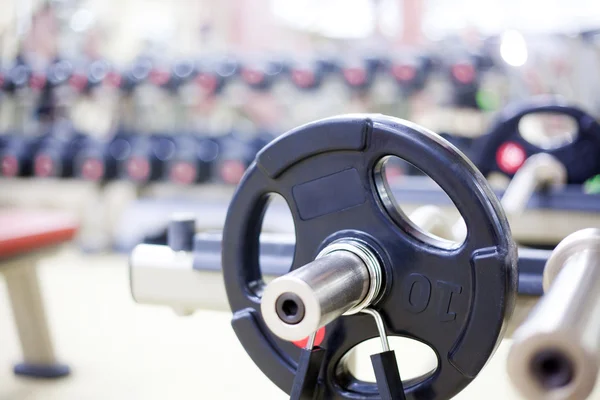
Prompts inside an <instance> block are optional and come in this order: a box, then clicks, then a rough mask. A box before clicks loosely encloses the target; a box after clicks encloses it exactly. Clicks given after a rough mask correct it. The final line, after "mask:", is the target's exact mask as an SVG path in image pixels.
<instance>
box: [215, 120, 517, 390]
mask: <svg viewBox="0 0 600 400" xmlns="http://www.w3.org/2000/svg"><path fill="white" fill-rule="evenodd" d="M388 155H396V156H398V157H401V158H403V159H405V160H407V161H409V162H411V163H412V164H414V165H415V166H417V167H419V168H420V169H422V170H423V171H424V172H425V173H427V174H428V175H429V176H430V177H431V178H433V179H434V180H435V181H436V182H437V183H438V184H439V185H440V186H441V187H442V188H443V189H444V190H445V191H446V192H447V193H448V195H449V196H450V198H451V199H452V200H453V201H454V203H455V204H456V206H457V208H458V210H459V211H460V212H461V214H462V215H463V217H464V218H465V221H466V224H467V227H468V234H467V238H466V239H465V241H464V242H463V243H462V244H461V245H460V246H456V247H454V248H441V247H437V246H435V245H434V243H432V242H429V241H427V240H421V239H419V238H417V234H416V232H415V231H414V228H412V225H411V224H409V223H407V222H406V221H404V222H403V221H402V220H400V221H399V222H400V223H398V222H397V220H396V219H394V218H392V216H391V215H390V213H388V211H387V210H386V208H385V207H384V203H383V201H382V199H381V198H380V197H379V195H378V194H377V190H376V189H375V187H376V179H375V175H376V174H375V172H374V171H375V169H376V166H377V164H378V162H380V161H381V160H382V158H383V157H385V156H388ZM273 192H274V193H279V194H280V195H282V196H283V197H284V198H285V200H286V201H287V203H288V205H289V206H290V210H291V212H292V215H293V218H294V222H295V230H296V238H297V242H296V248H295V254H294V261H293V265H292V269H295V268H298V267H300V266H302V265H304V264H306V263H308V262H310V261H312V260H313V259H314V257H315V256H316V255H317V253H318V252H319V250H320V249H322V248H323V247H324V246H326V245H327V244H328V243H330V242H331V241H333V240H335V239H336V238H340V237H348V236H354V237H357V238H358V239H359V240H363V241H366V242H368V243H369V244H370V245H371V247H372V248H374V249H375V251H376V253H377V255H378V257H379V258H380V259H381V261H382V263H383V264H384V266H385V272H386V281H385V285H384V287H385V291H384V293H383V294H382V296H381V298H380V299H379V300H378V303H377V304H376V305H375V308H377V309H378V310H379V311H380V312H381V314H382V316H383V318H384V321H385V322H386V326H387V330H388V334H389V335H397V336H405V337H409V338H413V339H416V340H419V341H421V342H424V343H426V344H428V345H429V346H430V347H432V348H433V349H434V351H435V352H436V354H437V357H438V368H437V370H436V371H435V372H433V373H431V374H429V375H427V376H426V377H424V378H422V379H421V380H412V381H409V382H405V385H404V386H405V388H406V393H407V398H409V399H448V398H450V397H452V396H454V395H455V394H456V393H458V392H459V391H461V390H462V389H463V388H464V387H465V386H466V385H467V384H468V383H469V382H470V381H471V380H472V379H473V378H474V377H475V376H476V375H477V374H478V372H479V371H480V370H481V368H482V367H483V366H484V364H485V363H486V361H487V360H488V358H489V357H490V356H491V355H492V354H493V352H494V350H495V348H496V346H497V345H498V343H499V341H500V337H501V333H502V331H503V329H504V326H505V323H506V321H507V319H508V318H509V317H510V314H511V312H512V309H513V306H514V301H515V293H516V289H517V262H516V259H517V258H516V247H515V244H514V242H513V241H512V239H511V235H510V230H509V227H508V223H507V221H506V218H505V216H504V214H503V212H502V209H501V207H500V205H499V202H498V200H497V198H496V196H495V195H494V194H493V193H492V191H491V190H490V188H489V186H488V184H487V183H486V181H485V179H484V178H483V176H482V175H481V174H480V173H479V172H478V171H477V170H476V168H475V167H474V166H473V165H472V164H471V163H470V162H469V161H468V160H467V159H466V157H465V156H464V155H462V154H461V153H460V152H458V150H456V149H455V148H454V147H453V146H452V145H451V144H449V143H448V142H447V141H445V140H444V139H442V138H441V137H439V136H438V135H436V134H434V133H432V132H429V131H426V130H424V129H422V128H420V127H418V126H416V125H414V124H412V123H409V122H406V121H403V120H400V119H395V118H389V117H385V116H382V115H347V116H341V117H335V118H329V119H324V120H320V121H317V122H314V123H311V124H308V125H304V126H301V127H299V128H297V129H294V130H292V131H290V132H288V133H287V134H285V135H283V136H281V137H279V138H278V139H276V140H275V141H273V142H272V143H270V144H269V145H268V146H266V147H265V148H264V149H263V150H262V151H260V152H259V154H258V156H257V158H256V160H255V162H254V163H252V165H251V166H250V167H249V168H248V170H247V172H246V174H245V175H244V177H243V179H242V181H241V183H240V185H239V186H238V189H237V191H236V193H235V195H234V197H233V200H232V202H231V204H230V207H229V210H228V213H227V219H226V222H225V228H224V232H223V253H222V262H223V274H224V279H225V286H226V289H227V296H228V300H229V304H230V306H231V309H232V311H233V322H232V325H233V328H234V330H235V332H236V335H237V336H238V339H239V340H240V342H241V343H242V345H243V346H244V348H245V349H246V351H247V352H248V354H249V355H250V357H251V358H252V359H253V360H254V362H255V363H256V364H257V365H258V366H259V367H260V369H261V370H262V371H263V372H264V373H265V374H266V375H267V376H268V377H269V378H270V379H271V380H272V381H273V382H274V383H275V384H277V385H278V386H279V387H280V388H281V389H282V390H284V391H286V392H287V393H290V390H291V388H292V382H293V379H294V374H295V372H296V370H297V360H298V357H299V355H300V351H299V349H298V348H297V347H296V346H295V345H294V344H292V343H290V342H286V341H283V340H281V339H279V338H277V337H275V336H274V335H272V334H271V333H270V331H269V329H268V328H267V327H266V325H265V323H264V321H263V319H262V316H261V313H260V294H261V293H262V289H263V288H264V282H263V281H262V277H261V272H260V267H259V262H258V254H259V250H258V237H259V234H260V230H261V222H262V217H263V214H264V211H265V208H266V205H267V202H268V195H269V193H273ZM325 328H326V333H325V338H324V341H323V343H322V344H321V347H324V348H325V349H326V350H327V354H326V355H325V360H324V364H325V366H324V369H323V371H322V376H321V379H320V385H321V386H322V387H321V390H320V392H321V393H323V396H324V398H328V399H329V398H332V399H363V398H370V399H371V398H373V399H376V398H378V397H379V396H378V394H377V387H376V385H375V384H374V383H366V382H361V381H358V380H356V379H355V378H354V377H353V376H351V375H350V374H349V373H348V372H347V371H345V370H344V369H342V368H338V367H339V366H340V365H341V364H340V360H341V359H342V357H343V356H344V355H345V354H346V353H347V352H348V351H349V350H350V349H351V348H353V347H354V346H355V345H357V344H359V343H361V342H363V341H365V340H367V339H370V338H373V337H376V336H377V330H376V327H375V324H374V323H373V321H372V319H371V318H370V317H369V316H368V315H362V314H358V315H353V316H344V317H341V318H338V319H337V320H336V321H334V322H332V323H331V324H329V325H327V326H326V327H325ZM400 362H410V360H400Z"/></svg>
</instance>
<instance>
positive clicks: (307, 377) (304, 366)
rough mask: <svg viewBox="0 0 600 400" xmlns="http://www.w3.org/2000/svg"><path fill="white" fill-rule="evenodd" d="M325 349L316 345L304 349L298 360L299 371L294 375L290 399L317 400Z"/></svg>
mask: <svg viewBox="0 0 600 400" xmlns="http://www.w3.org/2000/svg"><path fill="white" fill-rule="evenodd" d="M324 357H325V349H322V348H320V347H315V348H313V349H312V350H307V349H303V350H302V353H301V354H300V359H299V360H298V371H297V372H296V376H295V377H294V384H293V385H292V393H291V394H290V400H315V399H316V395H317V386H318V380H319V374H320V373H321V366H322V365H323V358H324Z"/></svg>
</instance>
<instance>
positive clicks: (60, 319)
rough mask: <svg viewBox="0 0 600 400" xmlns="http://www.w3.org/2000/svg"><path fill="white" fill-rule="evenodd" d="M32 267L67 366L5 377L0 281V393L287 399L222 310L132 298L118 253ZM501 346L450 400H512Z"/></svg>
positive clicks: (86, 399) (14, 346)
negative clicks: (184, 308) (186, 312)
mask: <svg viewBox="0 0 600 400" xmlns="http://www.w3.org/2000/svg"><path fill="white" fill-rule="evenodd" d="M39 271H40V274H39V275H40V280H41V284H42V290H43V294H44V298H45V301H46V306H47V313H48V318H49V320H50V323H51V328H52V332H53V337H54V340H55V343H56V348H57V353H58V355H59V357H60V358H61V359H62V360H65V361H67V362H68V363H69V364H70V365H71V367H72V369H73V373H72V375H71V376H70V377H68V378H66V379H62V380H57V381H45V380H31V379H23V378H17V377H15V376H14V375H13V374H12V370H11V368H12V364H13V362H14V361H16V360H19V357H20V350H19V348H20V347H19V343H18V337H17V334H16V330H15V327H14V324H13V321H12V316H11V314H10V313H11V311H10V307H9V304H8V296H7V294H6V286H5V284H4V281H3V280H0V299H2V301H0V400H42V399H43V400H52V399H60V400H82V399H83V400H94V399H102V400H106V399H127V400H130V399H144V400H152V399H160V400H164V399H178V400H185V399H194V400H197V399H211V400H213V399H214V400H218V399H286V398H287V397H286V395H285V394H284V393H283V392H282V391H280V390H279V389H278V388H277V387H276V386H274V385H273V384H272V383H271V382H270V381H269V380H268V379H267V378H265V377H264V376H263V375H262V373H261V372H260V370H258V368H257V367H256V366H255V365H254V364H253V363H252V361H251V360H250V358H249V357H248V356H247V355H246V353H245V352H244V350H243V348H242V347H241V345H240V344H239V342H238V341H237V339H236V337H235V335H234V333H233V331H232V329H231V327H230V315H229V314H228V313H221V312H211V311H199V312H197V313H196V314H194V315H192V316H189V317H180V316H177V315H175V314H174V313H173V312H172V311H171V310H170V309H167V308H163V307H153V306H144V305H138V304H136V303H134V302H133V300H132V298H131V295H130V293H129V282H128V271H127V256H125V255H102V256H98V255H93V256H90V255H82V254H80V253H78V252H77V251H76V250H75V249H72V248H64V249H62V250H61V251H59V252H58V253H57V254H56V255H55V256H54V257H52V258H50V259H46V260H44V261H43V262H42V263H41V264H40V266H39ZM508 345H509V343H508V341H505V342H504V343H503V344H502V345H501V347H500V348H499V350H498V351H497V352H496V355H495V356H494V358H493V359H492V360H491V361H490V362H489V363H488V365H487V366H486V367H485V369H484V370H483V372H482V373H481V375H480V376H479V377H478V378H477V379H476V380H475V382H474V383H473V384H471V385H470V386H469V387H468V388H467V389H466V390H465V391H463V392H462V393H461V394H460V395H459V396H458V397H457V398H458V399H482V398H485V399H486V400H496V399H498V400H499V399H503V400H505V399H519V397H518V396H517V394H516V393H515V392H514V391H513V389H512V387H511V386H510V384H509V382H508V378H507V375H506V373H505V371H504V365H505V362H504V361H505V357H506V352H507V350H508ZM398 361H399V362H402V361H403V360H401V359H399V360H398ZM593 398H600V396H598V395H596V396H593Z"/></svg>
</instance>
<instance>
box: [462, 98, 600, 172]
mask: <svg viewBox="0 0 600 400" xmlns="http://www.w3.org/2000/svg"><path fill="white" fill-rule="evenodd" d="M534 113H547V114H551V113H552V114H562V115H564V116H567V117H571V118H573V119H574V120H575V121H576V122H577V127H578V129H577V136H576V138H575V139H574V141H573V142H571V143H568V144H566V145H564V146H562V147H558V148H553V149H542V148H540V147H538V146H536V145H534V144H532V143H530V142H528V141H527V140H525V138H523V137H522V136H521V134H520V133H519V122H520V121H521V119H522V118H523V117H525V116H526V115H529V114H534ZM537 153H548V154H550V155H552V156H554V157H555V158H557V159H558V160H559V161H560V162H561V163H562V164H563V165H564V166H565V167H566V169H567V182H568V183H583V182H585V181H586V180H587V179H589V178H591V177H592V176H594V175H596V174H599V173H600V157H598V154H600V125H598V122H596V120H595V119H594V118H593V117H592V116H590V115H589V114H587V113H585V112H584V111H583V110H581V109H580V108H577V107H573V106H569V105H566V104H563V103H557V102H549V101H548V100H537V101H530V102H527V103H522V104H518V105H513V106H510V107H507V108H506V109H505V110H504V111H503V112H502V113H501V114H500V115H499V116H498V117H497V118H496V121H495V123H494V127H493V128H492V130H491V131H490V132H489V133H488V134H487V135H485V136H483V137H481V139H480V140H479V143H476V145H475V148H474V151H473V157H472V159H473V162H474V163H475V165H477V167H478V168H479V170H480V171H481V172H482V173H483V174H484V175H488V174H489V173H491V172H502V173H504V174H506V175H508V176H510V177H512V176H513V175H514V174H515V173H516V171H517V170H518V168H519V167H520V166H521V165H522V164H523V162H525V160H526V159H527V158H528V157H530V156H532V155H534V154H537ZM503 158H506V159H507V164H506V165H503V164H504V163H503ZM515 159H516V160H515ZM513 160H514V161H513Z"/></svg>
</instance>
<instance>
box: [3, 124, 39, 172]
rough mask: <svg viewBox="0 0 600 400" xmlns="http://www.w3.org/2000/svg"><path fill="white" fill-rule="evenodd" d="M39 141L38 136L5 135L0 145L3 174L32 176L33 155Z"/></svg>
mask: <svg viewBox="0 0 600 400" xmlns="http://www.w3.org/2000/svg"><path fill="white" fill-rule="evenodd" d="M38 143H39V139H38V138H31V137H25V136H23V135H16V134H7V135H4V136H3V137H2V145H1V147H0V162H1V167H2V171H1V172H2V176H4V177H7V178H16V177H27V176H31V174H32V172H33V155H34V153H35V151H36V148H37V146H38Z"/></svg>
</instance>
